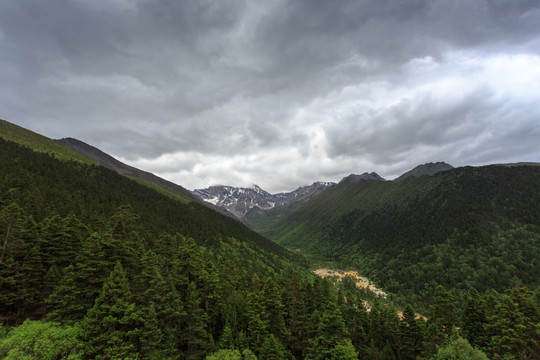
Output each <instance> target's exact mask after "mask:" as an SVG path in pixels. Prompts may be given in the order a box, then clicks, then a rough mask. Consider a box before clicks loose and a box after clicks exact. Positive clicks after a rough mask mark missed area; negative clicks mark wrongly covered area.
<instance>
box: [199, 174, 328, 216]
mask: <svg viewBox="0 0 540 360" xmlns="http://www.w3.org/2000/svg"><path fill="white" fill-rule="evenodd" d="M332 185H335V184H334V183H330V182H315V183H313V184H311V185H308V186H301V187H299V188H298V189H296V190H294V191H291V192H288V193H278V194H270V193H269V192H267V191H265V190H263V189H261V188H260V187H259V186H257V185H253V186H252V187H249V188H241V187H232V186H223V185H215V186H210V187H209V188H206V189H195V190H194V191H193V194H195V195H197V196H198V197H199V198H201V199H202V200H204V201H206V202H208V203H211V204H213V205H216V206H218V207H221V208H224V209H226V210H227V211H229V212H230V213H232V214H234V215H235V216H236V217H238V218H239V219H242V218H243V217H244V216H245V215H246V214H247V213H248V212H249V211H250V210H251V209H254V210H255V211H257V210H262V211H265V210H270V209H274V208H279V207H283V206H286V205H288V204H291V203H296V202H304V201H308V200H310V199H312V198H314V197H316V196H317V195H319V194H320V193H321V192H323V191H324V190H326V189H327V188H328V187H330V186H332Z"/></svg>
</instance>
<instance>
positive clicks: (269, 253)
mask: <svg viewBox="0 0 540 360" xmlns="http://www.w3.org/2000/svg"><path fill="white" fill-rule="evenodd" d="M0 235H1V237H0V239H1V243H2V247H1V252H0V358H6V359H60V358H62V359H63V358H69V359H72V360H73V359H204V358H206V359H208V360H212V359H214V360H215V359H224V358H225V359H241V358H243V359H260V360H267V359H321V360H322V359H341V360H353V359H357V358H368V359H387V358H397V359H416V358H418V357H419V356H422V357H424V358H429V357H431V356H432V355H434V354H436V353H437V352H438V351H439V352H441V351H447V352H448V351H450V352H456V351H458V352H459V351H464V350H462V349H466V351H467V352H468V353H474V354H475V356H477V358H478V359H485V357H484V355H483V354H482V352H480V351H479V350H474V349H472V347H471V345H470V344H469V342H470V343H471V344H473V345H475V346H477V347H481V348H482V349H483V350H484V351H485V352H486V353H487V354H489V355H495V354H497V355H501V354H502V355H508V356H520V358H523V359H532V358H534V357H535V356H538V355H539V354H540V349H539V347H538V339H537V334H538V333H539V332H538V329H537V325H536V324H538V323H539V322H540V316H539V310H538V309H539V308H538V302H537V298H538V297H537V296H536V295H535V294H534V293H533V292H531V291H530V290H528V289H526V288H520V289H513V290H509V291H508V292H506V293H505V294H504V295H501V294H498V293H495V292H489V293H484V294H478V293H475V292H474V291H472V292H471V293H470V295H468V296H467V297H466V301H465V302H464V303H462V304H463V306H464V311H463V315H462V316H457V314H458V312H457V311H456V309H457V307H458V306H459V305H458V304H456V303H455V301H454V299H453V298H452V295H451V294H450V293H448V292H447V291H445V290H444V288H442V287H439V288H437V290H436V291H435V292H434V293H433V296H432V306H430V308H429V312H428V313H427V315H428V316H429V321H428V322H425V321H423V320H422V319H417V318H416V315H415V312H414V309H413V308H412V307H411V306H407V307H406V308H405V309H404V314H403V318H402V319H400V318H399V317H398V316H397V313H396V309H395V308H393V307H392V306H391V305H389V304H383V303H381V302H379V301H377V300H376V299H371V300H372V301H373V303H372V307H371V311H370V312H368V311H367V310H366V309H365V308H364V299H365V297H364V296H365V295H366V294H365V293H362V292H361V291H359V290H358V289H356V288H355V286H354V282H351V281H347V279H345V280H343V282H342V283H338V284H336V286H337V288H336V287H334V286H333V285H332V284H331V283H330V282H329V281H327V280H321V279H314V277H313V276H311V275H310V274H309V273H308V272H307V271H305V270H304V269H303V268H302V267H301V266H299V265H298V261H296V260H297V259H296V256H295V255H294V254H292V253H289V252H287V251H286V250H284V249H283V248H281V247H280V246H278V245H276V244H274V243H272V242H270V241H268V240H267V239H265V238H263V237H261V236H259V235H258V234H255V233H254V232H252V231H251V230H249V229H247V228H246V227H245V226H243V225H242V224H240V223H239V222H237V221H235V220H233V219H231V218H228V217H226V216H223V215H221V214H218V213H216V212H214V211H213V210H211V209H209V208H207V207H205V206H203V205H201V204H198V203H195V202H191V203H182V202H180V201H176V200H174V199H172V198H171V197H167V196H164V195H163V194H160V193H158V192H156V191H154V190H152V189H151V188H148V187H146V186H142V185H141V184H138V183H136V182H134V181H132V180H130V179H128V178H126V177H123V176H120V175H119V174H117V173H116V172H114V171H112V170H109V169H106V168H104V167H101V166H96V165H87V164H83V163H81V162H77V161H65V160H64V161H59V160H58V159H55V158H54V157H53V156H52V155H49V154H44V153H39V152H35V151H32V150H31V149H29V148H26V147H22V146H20V145H18V144H15V143H13V142H8V141H5V140H3V139H0ZM505 319H517V320H516V321H512V322H505ZM23 321H24V322H23ZM456 326H460V327H462V328H463V332H462V334H463V336H464V337H465V338H466V339H468V341H467V340H460V341H461V342H459V343H456V340H453V338H452V336H451V334H452V331H455V330H452V329H455V327H456ZM535 334H536V335H535ZM438 346H441V350H438Z"/></svg>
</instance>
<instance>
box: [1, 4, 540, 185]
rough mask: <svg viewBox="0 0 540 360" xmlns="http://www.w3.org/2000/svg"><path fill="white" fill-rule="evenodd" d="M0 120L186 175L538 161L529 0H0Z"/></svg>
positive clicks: (200, 179)
mask: <svg viewBox="0 0 540 360" xmlns="http://www.w3.org/2000/svg"><path fill="white" fill-rule="evenodd" d="M0 118H2V119H4V120H7V121H10V122H13V123H15V124H17V125H20V126H23V127H25V128H28V129H30V130H33V131H35V132H38V133H41V134H43V135H46V136H48V137H51V138H63V137H74V138H77V139H79V140H82V141H84V142H86V143H88V144H91V145H93V146H96V147H98V148H99V149H101V150H103V151H105V152H107V153H108V154H110V155H112V156H114V157H116V158H118V159H119V160H121V161H123V162H126V163H128V164H130V165H133V166H136V167H138V168H140V169H143V170H146V171H150V172H153V173H155V174H156V175H159V176H161V177H164V178H166V179H168V180H171V181H173V182H175V183H177V184H180V185H182V186H184V187H186V188H188V189H194V188H205V187H208V186H210V185H216V184H222V185H232V186H249V185H251V184H258V185H259V186H261V187H262V188H263V189H265V190H267V191H270V192H272V193H275V192H280V191H291V190H294V189H296V188H297V187H298V186H301V185H307V184H311V183H313V182H314V181H336V182H337V181H339V180H340V179H341V178H343V177H344V176H347V175H349V174H351V173H355V174H361V173H363V172H372V171H375V172H377V173H378V174H379V175H381V176H383V177H385V178H386V179H393V178H395V177H397V176H399V175H400V174H402V173H404V172H405V171H407V170H410V169H411V168H413V167H415V166H416V165H418V164H423V163H426V162H436V161H445V162H447V163H449V164H451V165H453V166H463V165H474V166H476V165H485V164H491V163H506V162H520V161H534V162H539V161H540V2H539V1H538V0H530V1H526V0H339V1H337V0H336V1H331V0H265V1H252V0H215V1H210V0H183V1H177V0H92V1H88V0H50V1H43V0H2V1H0Z"/></svg>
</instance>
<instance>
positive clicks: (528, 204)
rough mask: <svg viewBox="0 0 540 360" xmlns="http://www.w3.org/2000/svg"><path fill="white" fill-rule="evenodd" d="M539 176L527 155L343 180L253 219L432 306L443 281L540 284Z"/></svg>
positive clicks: (451, 285) (275, 234)
mask: <svg viewBox="0 0 540 360" xmlns="http://www.w3.org/2000/svg"><path fill="white" fill-rule="evenodd" d="M539 178H540V167H538V166H532V165H520V166H515V167H506V166H486V167H478V168H473V167H464V168H457V169H453V170H448V171H445V172H442V173H438V174H435V175H433V176H423V177H419V178H416V177H410V178H407V179H406V180H404V181H399V182H389V181H387V182H384V181H361V182H352V181H343V182H341V183H339V184H338V185H336V186H334V187H332V188H330V189H328V190H326V191H325V192H323V193H322V194H321V195H320V196H318V197H317V198H315V199H313V200H312V201H310V202H308V203H306V204H303V205H302V206H300V207H296V208H294V209H288V210H287V211H284V212H281V213H278V212H274V213H272V212H270V213H269V214H268V216H266V217H264V218H261V219H259V220H257V221H258V222H256V223H251V225H252V226H253V228H255V229H260V230H261V231H262V233H263V234H265V235H267V236H269V237H271V238H272V239H274V240H276V241H277V242H279V243H281V244H283V245H285V246H288V247H290V248H295V249H296V248H300V249H301V250H302V252H304V253H309V254H312V255H314V256H316V257H319V258H323V259H325V260H330V261H336V262H338V263H340V264H341V265H342V266H343V267H353V268H356V269H358V270H360V272H361V273H362V274H364V275H367V276H369V277H370V279H372V280H374V281H375V282H376V283H377V284H378V285H379V286H381V287H382V288H384V289H385V291H387V292H390V293H392V294H393V295H394V300H398V302H399V303H401V304H403V305H405V304H406V303H408V302H411V303H413V304H415V306H417V307H418V308H420V309H422V310H425V309H426V308H427V306H426V305H427V304H428V302H429V300H430V298H431V296H432V294H433V293H434V292H435V289H436V287H437V285H439V284H440V285H444V286H445V287H446V288H447V289H449V290H451V291H452V292H454V290H456V291H463V292H465V291H468V290H469V288H471V287H475V288H477V289H478V290H479V291H484V290H488V289H492V288H494V289H496V290H497V291H504V290H505V289H507V288H509V287H512V286H514V285H519V286H522V285H526V286H530V287H534V286H537V285H538V274H539V273H540V262H538V261H537V260H536V259H538V258H540V206H539V204H540V182H539V181H538V179H539ZM269 224H270V225H271V226H269Z"/></svg>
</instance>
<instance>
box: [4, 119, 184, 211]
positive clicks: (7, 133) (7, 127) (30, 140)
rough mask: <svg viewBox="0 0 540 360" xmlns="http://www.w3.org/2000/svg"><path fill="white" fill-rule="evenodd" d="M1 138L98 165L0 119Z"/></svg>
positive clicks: (173, 193)
mask: <svg viewBox="0 0 540 360" xmlns="http://www.w3.org/2000/svg"><path fill="white" fill-rule="evenodd" d="M0 136H1V137H3V138H4V139H6V140H10V141H13V142H15V143H18V144H20V145H23V146H27V147H29V148H31V149H33V150H34V151H38V152H43V153H49V154H52V155H54V156H55V157H56V158H57V159H59V160H62V161H69V160H71V161H78V162H81V163H83V164H97V163H95V162H94V161H92V160H90V159H89V158H88V157H86V156H84V155H82V154H80V153H78V152H76V151H74V150H71V149H70V148H68V147H67V146H64V145H62V144H60V143H58V142H57V141H56V140H53V139H50V138H48V137H46V136H43V135H40V134H37V133H35V132H33V131H30V130H27V129H25V128H23V127H20V126H18V125H15V124H12V123H10V122H8V121H5V120H1V119H0ZM127 177H128V178H130V179H132V180H134V181H136V182H138V183H140V184H143V185H145V186H147V187H149V188H151V189H153V190H155V191H157V192H159V193H161V194H163V195H166V196H168V197H170V198H172V199H175V200H178V201H181V202H183V203H188V202H190V201H193V200H194V199H193V198H190V197H187V196H186V195H184V194H182V193H180V192H178V191H172V190H170V189H167V188H164V187H162V186H159V185H156V184H154V183H152V182H150V181H148V180H146V179H141V178H137V177H135V176H127Z"/></svg>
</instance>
